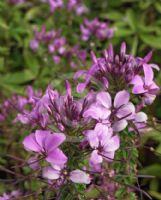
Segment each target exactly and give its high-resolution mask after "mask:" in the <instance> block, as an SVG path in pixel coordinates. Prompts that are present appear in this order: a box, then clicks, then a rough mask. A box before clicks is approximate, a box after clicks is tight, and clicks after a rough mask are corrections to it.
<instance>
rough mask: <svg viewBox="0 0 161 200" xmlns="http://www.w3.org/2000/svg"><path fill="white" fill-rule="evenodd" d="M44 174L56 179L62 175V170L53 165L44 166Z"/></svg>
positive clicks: (46, 176) (48, 177)
mask: <svg viewBox="0 0 161 200" xmlns="http://www.w3.org/2000/svg"><path fill="white" fill-rule="evenodd" d="M42 176H43V177H44V178H47V179H50V180H56V179H58V178H59V176H60V171H59V170H55V169H53V168H52V167H44V168H43V171H42Z"/></svg>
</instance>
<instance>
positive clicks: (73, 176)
mask: <svg viewBox="0 0 161 200" xmlns="http://www.w3.org/2000/svg"><path fill="white" fill-rule="evenodd" d="M70 180H71V181H72V182H74V183H84V184H89V183H90V182H91V178H90V176H89V174H87V173H85V172H83V171H81V170H79V169H76V170H74V171H71V172H70Z"/></svg>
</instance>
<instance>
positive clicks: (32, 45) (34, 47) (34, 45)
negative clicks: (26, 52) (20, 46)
mask: <svg viewBox="0 0 161 200" xmlns="http://www.w3.org/2000/svg"><path fill="white" fill-rule="evenodd" d="M30 48H31V49H32V50H33V51H36V50H37V49H38V48H39V42H38V41H37V40H36V39H34V40H31V42H30Z"/></svg>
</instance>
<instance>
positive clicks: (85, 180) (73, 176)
mask: <svg viewBox="0 0 161 200" xmlns="http://www.w3.org/2000/svg"><path fill="white" fill-rule="evenodd" d="M67 176H68V177H69V179H70V180H71V181H72V182H73V183H81V184H89V183H90V182H91V178H90V176H89V175H88V174H87V173H85V172H83V171H81V170H79V169H76V170H73V171H71V172H70V173H67V171H65V170H64V171H63V170H62V169H61V168H58V167H56V168H54V167H45V168H44V169H43V177H44V178H47V179H50V180H57V179H60V178H61V179H64V178H65V177H67Z"/></svg>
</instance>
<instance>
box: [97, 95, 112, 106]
mask: <svg viewBox="0 0 161 200" xmlns="http://www.w3.org/2000/svg"><path fill="white" fill-rule="evenodd" d="M96 99H97V102H98V103H99V104H100V105H102V106H104V107H105V108H107V109H109V108H111V106H112V101H111V96H110V94H109V93H108V92H99V93H98V94H97V97H96Z"/></svg>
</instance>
